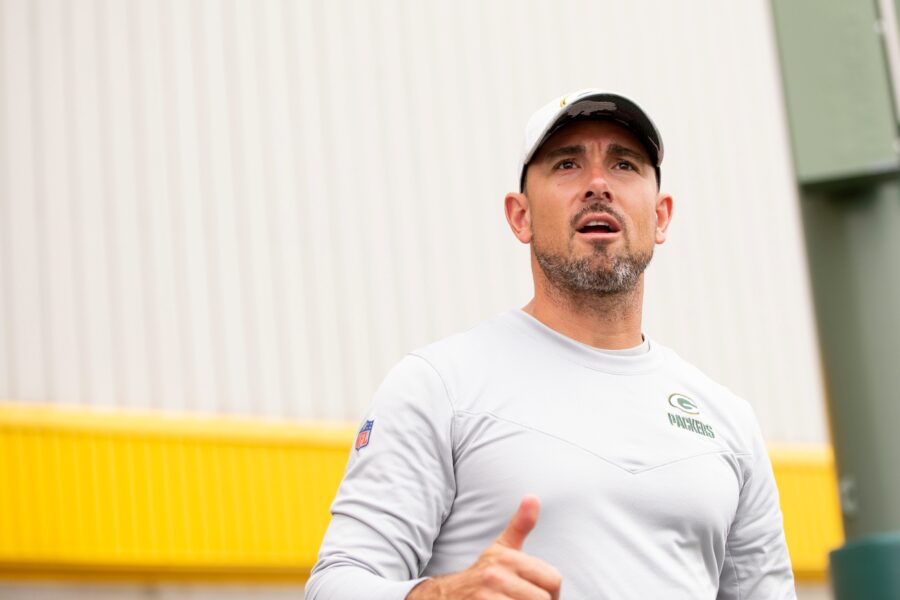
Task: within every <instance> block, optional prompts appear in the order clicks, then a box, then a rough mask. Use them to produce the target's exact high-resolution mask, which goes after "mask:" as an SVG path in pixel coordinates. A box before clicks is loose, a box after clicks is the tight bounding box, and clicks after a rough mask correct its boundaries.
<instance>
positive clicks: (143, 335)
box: [0, 0, 826, 597]
mask: <svg viewBox="0 0 900 600" xmlns="http://www.w3.org/2000/svg"><path fill="white" fill-rule="evenodd" d="M0 28H2V29H0V286H2V288H0V397H3V398H13V399H19V400H33V401H52V402H67V403H86V404H94V405H125V406H135V407H157V408H164V409H176V410H201V411H219V412H230V413H257V414H268V415H283V416H290V417H311V418H339V419H351V420H355V419H356V418H358V416H359V415H360V414H361V412H362V410H363V407H364V406H365V404H366V403H367V402H368V399H369V396H370V394H371V392H372V390H373V389H374V387H375V386H376V385H377V383H378V381H379V380H380V378H381V377H382V375H383V374H384V373H385V371H386V370H387V369H388V367H389V366H390V365H391V364H392V363H393V362H394V361H396V360H397V359H398V358H399V357H400V356H401V355H402V354H403V353H404V352H405V351H406V350H408V349H411V348H413V347H416V346H418V345H421V344H424V343H426V342H428V341H431V340H434V339H437V338H439V337H441V336H443V335H446V334H449V333H451V332H454V331H457V330H460V329H463V328H466V327H468V326H470V325H472V324H474V323H476V322H477V321H479V320H481V319H482V318H485V317H488V316H491V315H493V314H495V313H497V312H499V311H501V310H504V309H506V308H508V307H511V306H518V305H522V304H524V303H525V302H526V301H527V299H528V298H529V296H530V273H529V271H528V260H527V249H526V248H524V247H521V246H519V245H518V243H517V242H515V240H514V239H513V237H512V236H511V235H510V234H509V232H508V231H507V227H506V224H505V222H504V220H503V216H502V197H503V194H504V192H506V191H507V190H509V189H511V188H513V187H514V186H515V185H516V165H515V157H516V156H517V153H518V149H519V143H520V137H521V134H522V127H523V126H524V122H525V120H526V119H527V117H528V115H529V114H530V113H531V111H532V110H533V109H535V108H536V107H537V106H539V105H540V104H542V103H543V102H544V101H546V100H547V99H549V98H550V97H552V96H555V95H558V94H560V93H563V92H566V91H569V90H572V89H576V88H579V87H585V86H601V87H608V88H612V89H617V90H621V91H624V92H626V93H629V94H632V95H634V96H635V97H637V98H638V99H639V100H641V101H642V103H643V104H644V105H645V106H646V107H647V108H648V109H649V110H650V112H651V113H652V114H653V115H654V117H655V119H656V121H657V123H658V124H659V126H660V128H661V129H662V131H663V135H664V138H665V141H666V147H667V158H666V163H665V166H664V169H663V173H664V176H663V182H664V187H665V188H667V189H668V190H670V191H671V192H673V193H674V195H675V198H676V210H675V221H674V225H673V230H672V232H671V237H670V241H669V242H668V243H667V244H666V245H665V246H663V247H661V248H659V250H658V252H657V255H656V258H655V261H654V264H653V265H652V266H651V269H650V273H649V279H648V296H647V304H646V317H645V331H647V332H648V333H649V334H650V335H652V336H654V337H656V338H658V339H660V340H661V341H664V342H665V343H667V344H669V345H671V346H673V347H675V348H676V349H678V350H679V351H680V352H681V353H682V355H684V356H685V357H686V358H688V359H689V360H692V361H694V362H695V363H696V364H698V365H699V366H700V367H701V368H703V369H704V370H706V371H707V372H709V373H710V374H711V375H713V376H714V377H716V378H717V379H719V380H720V381H722V382H723V383H725V384H726V385H728V386H730V387H732V388H733V389H734V390H736V391H737V392H738V393H740V394H741V395H743V396H745V397H747V398H748V399H749V400H750V401H751V402H752V403H753V404H754V405H755V406H756V408H757V411H758V413H759V415H760V418H761V421H762V425H763V429H764V431H765V433H766V435H767V437H769V438H770V439H777V440H787V441H824V440H825V439H826V428H825V425H824V411H823V406H822V404H823V389H822V383H821V377H820V367H819V362H818V353H817V345H816V340H815V332H814V329H813V320H812V308H811V301H810V290H809V285H808V281H807V279H808V275H807V270H806V265H805V260H804V257H803V246H802V240H801V237H800V235H801V233H800V226H799V217H798V211H797V198H796V194H795V190H794V186H793V177H792V171H791V166H790V159H789V148H788V140H787V134H786V126H785V116H784V113H783V109H782V101H781V91H780V84H779V74H778V66H777V60H776V56H775V46H774V38H773V34H772V30H771V22H770V16H769V6H768V4H767V3H766V2H765V1H764V0H757V1H755V2H739V3H732V2H727V3H726V2H717V1H715V0H707V1H700V0H694V1H691V2H678V3H674V2H669V1H667V0H653V1H649V0H648V1H643V2H625V3H621V2H620V3H613V2H606V1H587V0H582V1H572V2H566V3H551V2H538V1H531V2H523V1H518V0H505V1H501V0H462V1H452V2H450V1H441V2H437V1H434V2H420V1H417V0H382V1H377V2H376V1H366V0H341V1H329V2H325V1H324V0H323V1H321V2H313V1H298V2H295V1H291V0H285V1H275V0H271V1H258V0H234V1H231V0H223V1H219V0H215V1H213V0H208V1H201V0H192V1H182V0H159V1H156V0H153V1H137V0H0ZM16 590H19V591H20V592H21V593H23V594H26V595H28V594H31V593H36V590H38V588H27V587H26V588H15V587H7V588H6V592H8V593H11V594H13V595H15V594H16ZM138 591H139V590H137V589H136V588H135V589H134V593H135V595H137V594H138ZM170 591H171V590H170ZM44 593H49V592H47V591H46V590H45V592H44ZM54 593H55V592H54ZM72 593H75V592H72ZM173 593H176V592H173ZM210 593H211V594H216V593H218V592H210ZM23 597H24V596H23ZM29 597H32V596H29ZM54 597H56V596H54Z"/></svg>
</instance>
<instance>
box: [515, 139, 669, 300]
mask: <svg viewBox="0 0 900 600" xmlns="http://www.w3.org/2000/svg"><path fill="white" fill-rule="evenodd" d="M514 196H516V195H515V194H510V196H507V217H508V218H510V224H511V225H512V226H513V229H514V230H515V231H516V235H517V237H519V239H520V240H522V241H530V243H531V245H532V253H533V255H534V258H535V260H536V262H537V264H538V265H539V266H540V268H541V270H542V271H543V273H544V275H545V276H546V277H547V279H548V280H549V281H550V282H551V283H552V284H553V285H554V286H555V287H557V288H559V289H562V290H565V291H568V292H573V293H579V294H585V293H587V294H594V295H611V294H616V293H620V292H624V291H628V290H631V289H634V287H635V286H636V285H637V283H638V282H639V281H640V277H641V274H642V273H643V271H644V269H645V268H646V267H647V264H648V263H649V262H650V259H651V257H652V256H653V247H654V245H655V244H658V243H662V242H663V241H664V240H665V230H666V227H667V226H668V220H669V217H670V215H671V208H672V199H671V197H670V196H667V195H664V194H660V193H658V190H657V182H656V175H655V171H654V166H653V165H652V164H651V162H650V159H649V156H648V154H647V152H646V150H644V147H643V146H642V145H641V144H640V143H639V142H638V141H637V139H636V138H635V136H634V135H633V134H632V133H631V132H630V131H629V130H628V129H627V128H625V127H624V126H622V125H619V124H618V123H615V122H612V121H577V122H574V123H571V124H569V125H566V126H564V127H563V128H561V129H560V130H559V131H557V132H556V133H554V134H553V135H552V136H551V137H550V139H548V140H547V141H546V142H545V143H544V144H543V146H542V147H541V149H540V150H539V151H538V153H537V154H536V155H535V157H534V158H533V159H532V161H531V163H530V164H529V166H528V171H527V177H526V189H525V194H524V197H523V198H521V199H520V200H521V202H523V203H524V205H525V206H526V207H527V208H526V209H525V213H527V214H525V215H520V217H522V219H521V221H520V225H521V227H520V228H517V226H516V223H514V218H515V216H514V215H513V216H511V214H510V198H511V197H514ZM514 204H515V203H514ZM520 234H523V235H524V237H525V238H528V239H523V235H520Z"/></svg>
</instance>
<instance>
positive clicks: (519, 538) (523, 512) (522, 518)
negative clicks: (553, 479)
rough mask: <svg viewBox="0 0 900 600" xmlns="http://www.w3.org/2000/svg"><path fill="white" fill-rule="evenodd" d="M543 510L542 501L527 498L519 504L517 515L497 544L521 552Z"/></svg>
mask: <svg viewBox="0 0 900 600" xmlns="http://www.w3.org/2000/svg"><path fill="white" fill-rule="evenodd" d="M540 510H541V501H540V500H538V498H537V496H531V495H528V496H525V497H524V498H522V502H521V503H520V504H519V508H518V510H516V514H514V515H513V517H512V519H510V521H509V525H507V526H506V529H504V530H503V533H501V534H500V537H498V538H497V543H498V544H500V545H501V546H506V547H507V548H512V549H513V550H521V549H522V544H524V543H525V538H526V537H528V534H529V533H531V530H532V529H534V526H535V525H536V524H537V519H538V513H539V512H540Z"/></svg>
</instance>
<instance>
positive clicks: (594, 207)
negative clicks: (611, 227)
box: [572, 202, 625, 230]
mask: <svg viewBox="0 0 900 600" xmlns="http://www.w3.org/2000/svg"><path fill="white" fill-rule="evenodd" d="M592 213H593V214H596V213H606V214H608V215H612V216H613V217H615V219H616V221H618V222H619V227H621V228H622V229H623V230H624V229H625V220H624V219H623V218H622V215H620V214H619V212H618V211H617V210H614V209H612V208H610V206H609V205H607V204H601V203H599V202H595V203H594V204H591V205H590V206H585V207H584V208H582V209H581V210H579V211H578V212H577V213H576V214H575V216H574V217H572V228H574V227H575V226H576V225H577V224H578V221H580V220H581V219H582V218H583V217H584V216H585V215H589V214H592Z"/></svg>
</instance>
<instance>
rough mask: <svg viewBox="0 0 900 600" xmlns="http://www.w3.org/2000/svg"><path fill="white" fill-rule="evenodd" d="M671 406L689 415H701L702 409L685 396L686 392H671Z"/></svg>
mask: <svg viewBox="0 0 900 600" xmlns="http://www.w3.org/2000/svg"><path fill="white" fill-rule="evenodd" d="M669 406H671V407H672V408H677V409H678V410H680V411H681V412H683V413H685V414H687V415H699V414H700V409H699V408H698V407H697V403H696V402H694V401H693V400H691V399H690V398H688V397H687V396H685V395H684V394H671V395H670V396H669Z"/></svg>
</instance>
